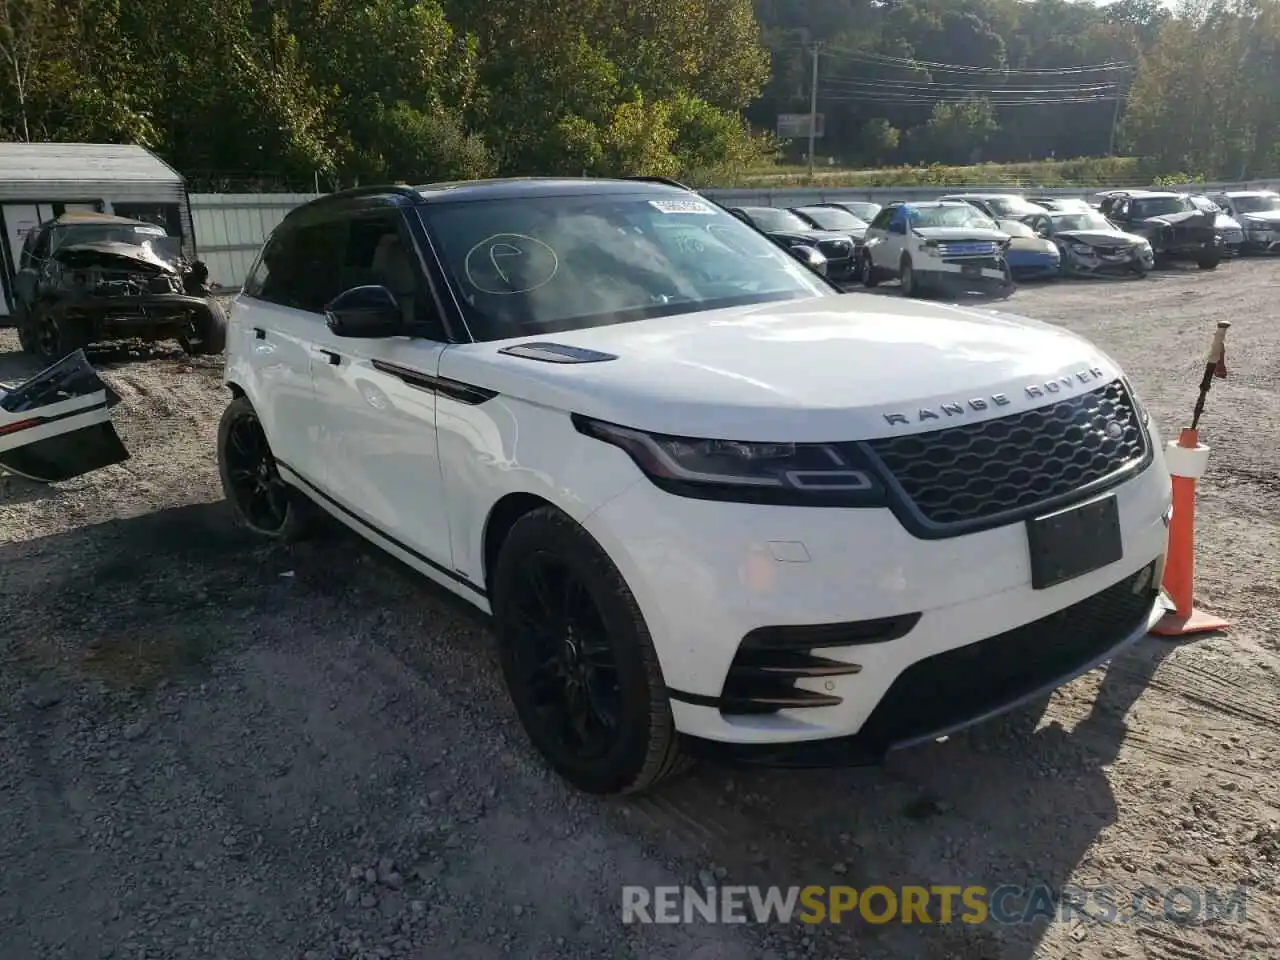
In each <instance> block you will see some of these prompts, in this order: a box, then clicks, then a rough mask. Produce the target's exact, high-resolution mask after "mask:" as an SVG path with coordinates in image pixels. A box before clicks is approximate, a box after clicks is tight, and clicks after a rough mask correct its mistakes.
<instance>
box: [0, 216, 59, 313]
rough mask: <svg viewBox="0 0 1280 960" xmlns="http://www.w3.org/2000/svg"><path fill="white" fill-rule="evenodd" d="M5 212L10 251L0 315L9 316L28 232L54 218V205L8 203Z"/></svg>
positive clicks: (7, 259)
mask: <svg viewBox="0 0 1280 960" xmlns="http://www.w3.org/2000/svg"><path fill="white" fill-rule="evenodd" d="M3 213H4V231H5V232H4V241H5V243H6V244H7V245H8V252H7V254H6V256H5V258H4V265H5V269H4V270H3V271H0V273H3V280H4V296H3V297H0V316H6V317H7V316H9V315H10V314H11V313H12V312H13V305H14V302H15V298H14V290H13V278H14V276H15V275H16V273H17V271H18V257H19V255H20V254H21V252H22V245H23V244H24V243H25V242H26V240H27V234H29V233H30V232H31V231H33V230H35V229H36V228H37V227H38V226H40V224H42V223H44V222H45V221H46V220H52V219H53V216H54V213H53V205H52V204H49V203H6V204H4V206H3Z"/></svg>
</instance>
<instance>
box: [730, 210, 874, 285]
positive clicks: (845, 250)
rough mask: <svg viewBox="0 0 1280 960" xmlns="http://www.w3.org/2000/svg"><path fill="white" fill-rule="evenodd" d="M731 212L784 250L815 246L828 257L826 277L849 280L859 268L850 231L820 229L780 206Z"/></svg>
mask: <svg viewBox="0 0 1280 960" xmlns="http://www.w3.org/2000/svg"><path fill="white" fill-rule="evenodd" d="M729 212H730V213H731V214H733V215H734V216H735V217H737V218H738V219H739V220H743V221H745V222H747V223H749V224H751V225H752V226H753V227H755V228H756V229H757V230H759V231H760V232H761V233H763V234H765V235H767V236H768V237H769V239H770V240H772V241H773V242H774V243H776V244H777V245H778V246H780V247H782V248H783V249H784V250H789V249H791V248H792V247H797V246H808V247H813V248H814V249H815V250H817V251H818V252H819V253H820V254H822V256H823V257H824V258H825V259H826V264H827V266H826V276H827V278H828V279H830V280H835V281H843V280H850V279H852V278H853V277H854V275H855V273H856V271H857V261H856V260H855V259H854V256H853V246H854V243H853V238H852V237H850V236H849V234H847V233H841V232H840V231H837V230H822V229H819V228H818V227H815V226H813V225H812V224H811V223H807V222H805V221H804V220H803V219H801V218H800V217H798V216H796V215H795V214H794V213H792V212H791V211H790V210H780V209H778V208H777V207H730V208H729Z"/></svg>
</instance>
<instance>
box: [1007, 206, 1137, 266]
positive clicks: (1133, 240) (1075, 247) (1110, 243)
mask: <svg viewBox="0 0 1280 960" xmlns="http://www.w3.org/2000/svg"><path fill="white" fill-rule="evenodd" d="M1023 222H1024V223H1025V224H1026V225H1027V226H1028V227H1030V228H1031V229H1032V230H1033V231H1035V233H1036V234H1037V235H1038V236H1040V237H1043V238H1044V239H1046V240H1048V241H1050V242H1052V243H1053V244H1054V245H1055V246H1057V248H1058V252H1059V253H1060V254H1061V257H1062V266H1061V270H1062V273H1063V274H1064V275H1065V276H1096V275H1099V274H1136V275H1137V276H1140V277H1144V276H1146V275H1147V274H1148V273H1149V272H1150V271H1151V268H1152V267H1153V266H1154V265H1155V254H1154V252H1153V251H1152V248H1151V244H1150V242H1149V241H1148V240H1147V239H1146V238H1145V237H1141V236H1138V235H1137V234H1133V233H1125V232H1124V231H1123V230H1120V229H1119V228H1118V227H1116V225H1115V224H1114V223H1112V222H1111V221H1110V220H1108V219H1107V218H1106V217H1104V216H1103V215H1102V214H1100V213H1097V212H1095V211H1092V210H1090V211H1087V212H1083V213H1081V212H1077V213H1052V212H1051V213H1035V214H1032V215H1031V216H1029V217H1027V218H1026V220H1024V221H1023Z"/></svg>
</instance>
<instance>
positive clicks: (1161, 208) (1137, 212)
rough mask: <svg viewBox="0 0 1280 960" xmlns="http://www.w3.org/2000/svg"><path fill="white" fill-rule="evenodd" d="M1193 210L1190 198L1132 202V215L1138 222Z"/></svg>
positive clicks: (1157, 198)
mask: <svg viewBox="0 0 1280 960" xmlns="http://www.w3.org/2000/svg"><path fill="white" fill-rule="evenodd" d="M1195 208H1196V207H1195V204H1193V203H1192V202H1191V198H1190V197H1147V198H1145V199H1142V200H1134V201H1133V215H1134V216H1135V217H1137V218H1138V219H1139V220H1145V219H1146V218H1147V217H1163V216H1164V215H1165V214H1169V213H1182V212H1184V211H1186V210H1194V209H1195Z"/></svg>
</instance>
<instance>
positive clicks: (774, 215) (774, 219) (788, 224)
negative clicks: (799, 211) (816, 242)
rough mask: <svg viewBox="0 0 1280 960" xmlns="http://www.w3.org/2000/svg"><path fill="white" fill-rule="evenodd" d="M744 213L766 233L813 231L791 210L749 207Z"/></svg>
mask: <svg viewBox="0 0 1280 960" xmlns="http://www.w3.org/2000/svg"><path fill="white" fill-rule="evenodd" d="M742 212H743V213H745V214H746V215H747V216H748V217H750V218H751V222H752V223H754V224H755V225H756V226H757V227H759V228H760V229H761V230H763V231H764V232H765V233H797V232H798V233H807V232H808V231H810V230H812V229H813V227H811V226H809V224H807V223H805V222H804V221H803V220H801V219H800V218H799V217H797V216H796V215H795V214H794V213H792V212H791V211H790V210H775V209H774V208H773V207H747V208H746V209H745V210H743V211H742Z"/></svg>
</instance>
